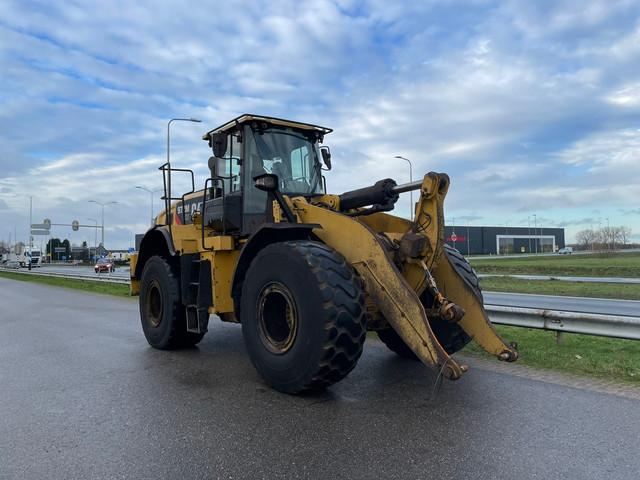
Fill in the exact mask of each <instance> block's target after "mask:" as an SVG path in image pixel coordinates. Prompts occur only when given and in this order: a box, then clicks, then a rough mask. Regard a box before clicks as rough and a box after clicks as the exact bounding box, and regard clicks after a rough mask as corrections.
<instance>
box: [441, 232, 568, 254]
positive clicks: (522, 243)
mask: <svg viewBox="0 0 640 480" xmlns="http://www.w3.org/2000/svg"><path fill="white" fill-rule="evenodd" d="M445 240H446V242H447V243H448V244H449V245H451V246H452V247H454V248H456V249H458V250H459V251H460V252H461V253H462V254H463V255H489V254H493V255H513V254H518V253H549V252H555V251H557V250H558V249H560V248H563V247H564V246H565V244H564V228H546V227H545V228H542V227H537V228H534V227H467V226H447V227H445Z"/></svg>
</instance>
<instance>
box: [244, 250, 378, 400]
mask: <svg viewBox="0 0 640 480" xmlns="http://www.w3.org/2000/svg"><path fill="white" fill-rule="evenodd" d="M241 295H242V296H241V298H240V319H241V322H242V334H243V337H244V340H245V344H246V347H247V351H248V353H249V358H250V359H251V362H252V363H253V365H254V366H255V367H256V369H257V370H258V372H259V373H260V375H261V376H262V377H263V378H264V379H265V380H266V382H267V383H268V384H269V385H271V386H272V387H273V388H275V389H276V390H279V391H281V392H285V393H300V392H303V391H306V390H321V389H324V388H326V387H328V386H329V385H331V384H333V383H335V382H338V381H340V380H342V379H343V378H344V377H345V376H347V374H348V373H349V372H350V371H351V370H353V368H354V367H355V366H356V363H357V361H358V359H359V358H360V355H361V354H362V346H363V344H364V340H365V338H366V319H365V313H364V294H363V292H362V286H361V282H360V280H359V278H358V277H357V276H356V274H355V272H354V270H353V269H352V268H351V266H350V265H349V264H348V263H347V262H346V261H345V259H344V257H342V255H340V254H339V253H338V252H336V251H335V250H333V249H331V248H329V247H328V246H326V245H324V244H322V243H319V242H313V241H290V242H283V243H275V244H271V245H268V246H267V247H265V248H264V249H263V250H261V251H260V252H259V253H258V254H257V255H256V257H255V258H254V259H253V261H252V262H251V265H250V267H249V270H248V271H247V274H246V277H245V280H244V284H243V287H242V292H241Z"/></svg>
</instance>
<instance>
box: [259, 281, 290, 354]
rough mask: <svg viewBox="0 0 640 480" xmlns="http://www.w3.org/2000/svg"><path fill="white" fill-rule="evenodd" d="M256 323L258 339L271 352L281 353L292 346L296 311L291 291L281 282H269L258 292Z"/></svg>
mask: <svg viewBox="0 0 640 480" xmlns="http://www.w3.org/2000/svg"><path fill="white" fill-rule="evenodd" d="M258 325H259V331H260V339H261V340H262V343H263V344H264V345H265V346H266V347H267V348H268V349H269V350H270V351H271V352H273V353H276V354H283V353H286V352H288V351H289V350H290V349H291V347H292V346H293V342H294V341H295V338H296V334H297V333H298V311H297V309H296V304H295V302H294V301H293V296H292V295H291V292H289V289H287V288H286V287H285V286H284V285H282V284H281V283H278V282H271V283H269V284H268V285H266V286H265V287H264V288H263V289H262V291H261V292H260V296H259V297H258Z"/></svg>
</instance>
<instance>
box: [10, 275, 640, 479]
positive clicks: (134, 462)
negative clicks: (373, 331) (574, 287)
mask: <svg viewBox="0 0 640 480" xmlns="http://www.w3.org/2000/svg"><path fill="white" fill-rule="evenodd" d="M25 285H27V284H25V283H23V282H15V281H10V280H5V279H0V289H1V290H2V291H3V294H4V298H5V299H15V302H10V303H11V305H10V306H9V307H8V309H5V310H3V311H2V314H1V315H0V364H1V365H2V368H1V369H0V387H1V388H0V458H1V459H2V461H1V462H0V478H48V479H56V478H181V479H190V478H265V479H267V478H268V479H272V478H322V479H324V478H349V479H357V478H385V479H387V478H388V479H395V478H402V479H407V478H408V479H413V478H415V479H423V478H427V477H429V478H430V477H433V478H439V479H460V478H465V479H480V478H483V479H494V478H519V479H520V478H576V479H578V478H611V479H614V478H615V479H625V478H629V479H635V478H637V472H638V471H640V458H638V455H637V453H638V452H637V435H638V431H640V416H638V415H636V414H635V413H636V412H637V411H638V409H639V408H640V402H639V401H637V400H634V399H632V398H626V397H623V396H620V395H611V394H609V393H605V392H603V391H596V390H594V389H585V388H572V387H568V386H566V385H563V384H560V383H561V382H555V383H551V382H548V381H540V380H534V379H532V378H529V377H527V376H524V375H513V374H512V373H507V372H503V371H497V370H492V369H488V368H484V367H483V366H482V365H480V364H477V365H476V364H473V363H472V369H471V370H470V371H469V373H467V374H466V375H465V377H464V378H463V379H461V380H460V381H457V382H445V383H444V384H443V385H442V387H441V388H440V390H439V392H438V393H437V395H435V396H432V390H433V386H434V384H435V381H436V375H435V373H434V372H432V371H430V370H428V369H426V368H425V367H424V366H422V365H421V364H419V363H417V362H412V361H408V360H402V359H400V358H398V357H397V356H395V355H394V354H392V353H391V352H389V351H388V350H387V349H386V348H385V347H383V346H382V345H381V344H380V343H379V342H375V341H374V342H368V343H367V344H366V346H365V352H364V354H363V356H362V358H361V361H360V363H359V364H358V366H357V367H356V369H355V370H354V371H353V372H352V374H351V375H350V376H349V377H347V378H346V379H345V380H344V381H342V382H340V383H339V384H337V385H335V386H334V387H332V388H331V389H330V390H329V391H327V392H324V393H321V394H315V395H306V396H300V397H291V396H287V395H283V394H280V393H278V392H275V391H273V390H271V389H270V388H268V387H266V386H265V385H264V383H263V382H262V380H261V379H260V377H259V376H258V375H257V373H256V372H255V370H254V369H253V367H252V366H251V364H250V362H249V360H248V357H247V355H246V352H245V351H244V345H243V342H242V335H241V332H240V328H239V327H238V326H237V325H228V324H222V323H220V322H218V321H213V322H212V326H211V331H210V332H209V333H208V334H207V336H206V337H205V339H204V340H203V342H202V343H201V344H200V346H199V347H198V348H193V349H189V350H182V351H158V350H154V349H151V348H149V347H148V345H147V344H146V342H145V340H144V337H143V335H142V332H141V329H140V326H139V318H138V312H137V304H136V302H135V301H133V300H131V299H127V298H122V299H121V298H116V297H108V296H102V295H92V294H85V293H82V292H77V291H74V290H66V289H59V288H54V287H46V286H42V285H37V284H28V288H25ZM14 303H22V305H14Z"/></svg>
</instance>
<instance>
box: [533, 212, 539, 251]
mask: <svg viewBox="0 0 640 480" xmlns="http://www.w3.org/2000/svg"><path fill="white" fill-rule="evenodd" d="M533 236H534V237H536V238H535V242H536V253H538V218H537V216H536V214H535V213H534V214H533Z"/></svg>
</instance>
